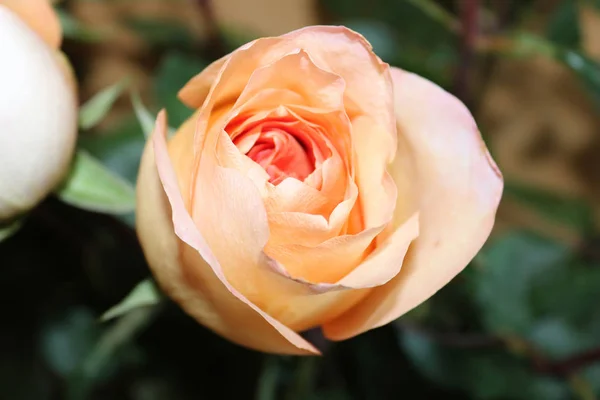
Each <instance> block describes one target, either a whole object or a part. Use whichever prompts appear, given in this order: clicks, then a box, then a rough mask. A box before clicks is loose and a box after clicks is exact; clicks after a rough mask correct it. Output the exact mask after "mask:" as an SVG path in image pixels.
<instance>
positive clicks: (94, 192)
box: [56, 150, 135, 214]
mask: <svg viewBox="0 0 600 400" xmlns="http://www.w3.org/2000/svg"><path fill="white" fill-rule="evenodd" d="M56 194H57V195H58V197H59V198H60V199H61V200H63V201H64V202H66V203H68V204H71V205H73V206H76V207H80V208H83V209H86V210H91V211H96V212H103V213H108V214H124V213H128V212H132V211H133V210H135V189H134V188H133V187H132V186H131V184H130V183H128V182H127V181H125V180H124V179H123V178H121V177H119V176H118V175H115V174H114V173H112V172H111V171H109V170H108V169H107V168H106V167H105V166H104V165H102V164H101V163H100V162H99V161H98V160H96V159H95V158H94V157H92V156H91V155H90V154H88V153H87V152H85V151H83V150H78V151H77V153H76V154H75V159H74V161H73V165H72V166H71V171H70V173H69V175H68V177H67V179H66V180H65V181H64V183H63V184H62V185H61V186H60V187H59V188H58V190H57V192H56Z"/></svg>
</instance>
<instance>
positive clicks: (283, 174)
mask: <svg viewBox="0 0 600 400" xmlns="http://www.w3.org/2000/svg"><path fill="white" fill-rule="evenodd" d="M236 144H237V143H236ZM246 155H247V156H248V157H250V159H252V160H253V161H254V162H256V163H257V164H259V165H260V166H261V167H263V168H264V170H265V171H266V172H267V174H269V182H271V183H272V184H274V185H277V184H278V183H280V182H281V181H283V180H284V179H285V178H287V177H292V178H296V179H298V180H300V181H303V180H304V179H305V178H306V177H307V176H308V175H310V173H311V172H312V171H314V169H315V165H314V162H312V161H311V159H310V157H309V156H308V154H307V153H306V149H305V148H304V147H303V145H302V144H301V143H300V142H299V141H298V140H297V139H296V138H295V137H294V136H293V135H292V134H290V133H289V132H286V131H285V130H283V129H278V128H274V129H269V130H266V131H262V132H260V133H259V134H258V138H256V142H254V145H253V146H252V147H251V148H250V150H248V151H247V152H246Z"/></svg>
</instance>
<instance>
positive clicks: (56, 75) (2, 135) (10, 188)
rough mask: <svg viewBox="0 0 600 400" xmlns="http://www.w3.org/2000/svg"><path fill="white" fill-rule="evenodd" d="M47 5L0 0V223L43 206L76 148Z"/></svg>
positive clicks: (72, 107) (72, 109)
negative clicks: (37, 206)
mask: <svg viewBox="0 0 600 400" xmlns="http://www.w3.org/2000/svg"><path fill="white" fill-rule="evenodd" d="M60 42H61V29H60V25H59V22H58V18H57V16H56V14H55V13H54V10H53V9H52V6H51V4H50V2H49V0H0V60H1V61H0V88H2V89H1V90H0V222H2V221H3V220H5V219H6V220H8V219H10V218H13V217H15V216H17V215H19V214H21V213H22V212H24V211H25V210H27V209H29V208H31V207H33V206H34V205H35V204H36V203H37V202H39V201H40V200H42V198H44V197H45V196H46V195H47V194H48V193H49V192H50V191H51V190H52V189H53V188H54V187H55V186H56V184H57V183H59V181H60V180H61V179H62V178H63V176H64V174H65V173H66V172H67V169H68V167H69V163H70V160H71V157H72V154H73V150H74V148H75V140H76V134H77V100H76V94H75V81H74V77H73V74H72V71H71V69H70V66H69V64H68V62H67V61H66V59H65V58H64V56H63V55H62V53H60V52H59V50H58V48H59V46H60Z"/></svg>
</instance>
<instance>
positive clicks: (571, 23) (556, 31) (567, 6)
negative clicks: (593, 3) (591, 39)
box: [546, 0, 581, 48]
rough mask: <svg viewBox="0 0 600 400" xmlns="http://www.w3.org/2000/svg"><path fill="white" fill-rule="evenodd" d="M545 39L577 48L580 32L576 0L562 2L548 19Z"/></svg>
mask: <svg viewBox="0 0 600 400" xmlns="http://www.w3.org/2000/svg"><path fill="white" fill-rule="evenodd" d="M546 37H547V38H548V40H550V41H551V42H553V43H556V44H558V45H561V46H566V47H574V48H577V47H579V44H580V40H581V32H580V28H579V14H578V10H577V1H576V0H564V1H562V2H560V3H559V4H558V6H557V7H556V10H555V11H554V13H553V14H552V16H551V17H550V22H549V24H548V28H547V30H546Z"/></svg>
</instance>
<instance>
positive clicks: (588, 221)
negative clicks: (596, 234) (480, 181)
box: [504, 182, 593, 233]
mask: <svg viewBox="0 0 600 400" xmlns="http://www.w3.org/2000/svg"><path fill="white" fill-rule="evenodd" d="M504 194H505V196H506V197H507V198H510V197H512V198H514V199H515V200H517V201H519V202H521V203H523V204H525V205H527V206H529V207H531V208H532V209H533V210H534V211H536V212H537V213H539V214H540V215H542V216H544V217H546V218H548V219H550V220H553V221H556V222H558V223H561V224H565V225H568V226H571V227H573V228H576V229H578V230H579V231H580V232H583V233H585V232H589V231H590V230H591V229H592V228H593V211H592V208H591V207H590V205H589V204H587V203H586V202H585V201H583V200H582V199H578V198H569V197H565V196H562V195H560V194H555V193H552V192H547V191H544V190H542V189H539V188H534V187H530V186H525V185H519V184H515V183H510V182H507V183H506V185H505V189H504Z"/></svg>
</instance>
